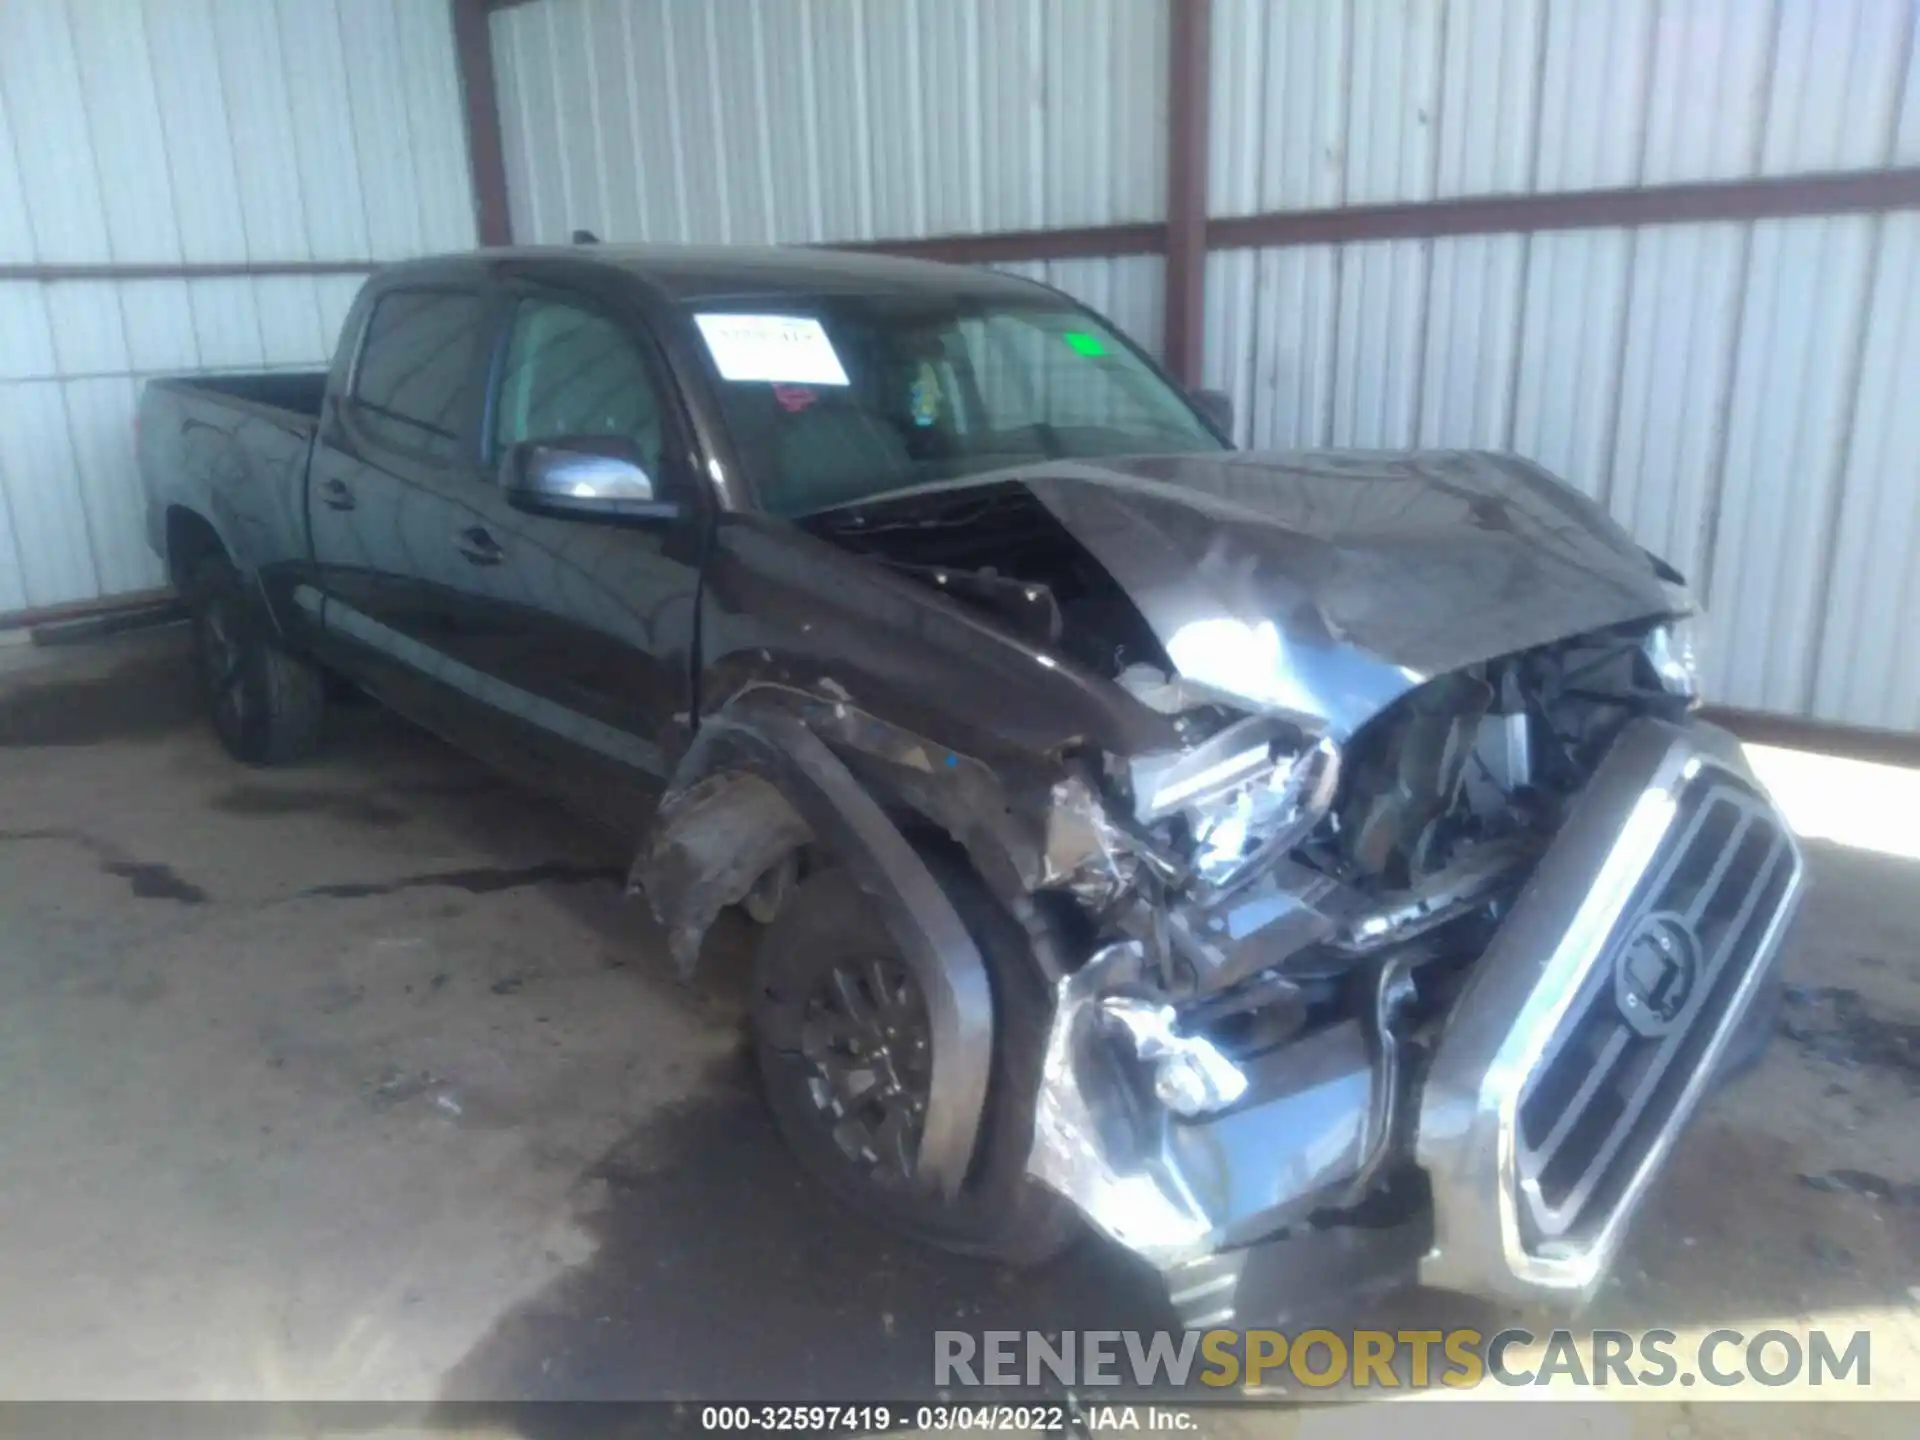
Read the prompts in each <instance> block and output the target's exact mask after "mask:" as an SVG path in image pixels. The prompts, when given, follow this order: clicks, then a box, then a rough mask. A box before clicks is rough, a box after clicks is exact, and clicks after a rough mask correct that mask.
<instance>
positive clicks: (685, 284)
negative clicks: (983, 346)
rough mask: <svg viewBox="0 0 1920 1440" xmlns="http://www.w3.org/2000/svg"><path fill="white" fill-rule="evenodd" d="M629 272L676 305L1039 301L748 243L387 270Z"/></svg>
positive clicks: (923, 268)
mask: <svg viewBox="0 0 1920 1440" xmlns="http://www.w3.org/2000/svg"><path fill="white" fill-rule="evenodd" d="M549 266H550V267H552V269H553V270H555V271H556V272H565V273H571V274H573V275H575V276H580V274H581V272H582V271H598V272H602V273H605V272H607V271H616V272H622V273H625V274H627V275H631V276H632V277H634V278H635V279H637V280H639V281H640V282H641V283H642V284H644V285H646V286H647V287H648V288H650V289H651V290H653V291H654V292H655V293H656V294H658V295H660V296H662V297H663V298H665V299H668V300H671V301H675V302H687V301H718V300H733V299H747V298H754V297H761V296H765V297H776V296H781V295H822V294H833V293H842V294H856V293H857V294H866V295H872V294H894V295H912V294H919V295H956V296H967V297H977V298H982V299H987V298H998V299H1006V300H1019V299H1028V300H1031V299H1032V298H1034V295H1035V291H1036V289H1037V288H1038V287H1036V286H1035V285H1034V284H1033V282H1031V281H1028V280H1023V279H1021V278H1019V277H1018V276H1014V275H1006V274H1002V273H1000V272H998V271H994V270H983V269H976V268H974V267H972V266H966V265H943V264H939V263H937V262H935V261H931V260H909V259H903V258H901V257H899V256H895V255H877V254H872V253H870V252H862V251H852V250H824V249H812V248H802V247H799V246H750V245H527V246H514V247H510V248H499V249H491V250H472V251H467V252H464V253H462V254H457V255H439V256H432V257H428V258H425V259H420V260H407V261H402V262H400V263H399V264H396V265H393V266H389V267H387V270H386V271H385V272H384V273H387V274H390V275H393V274H404V275H410V276H412V277H413V278H416V279H422V280H425V279H430V278H434V277H442V278H450V277H451V276H452V275H456V274H460V273H462V272H466V271H471V270H474V269H480V270H488V269H495V268H502V267H504V268H512V269H521V270H524V269H541V268H546V267H549Z"/></svg>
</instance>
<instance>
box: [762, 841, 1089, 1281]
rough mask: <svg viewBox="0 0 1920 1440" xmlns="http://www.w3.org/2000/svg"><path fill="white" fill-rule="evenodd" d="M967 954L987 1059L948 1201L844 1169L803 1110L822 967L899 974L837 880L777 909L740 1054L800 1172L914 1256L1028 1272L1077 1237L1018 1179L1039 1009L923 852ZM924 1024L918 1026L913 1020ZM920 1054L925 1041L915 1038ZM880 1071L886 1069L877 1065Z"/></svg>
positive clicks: (943, 864)
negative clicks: (979, 1102)
mask: <svg viewBox="0 0 1920 1440" xmlns="http://www.w3.org/2000/svg"><path fill="white" fill-rule="evenodd" d="M922 859H923V860H925V862H926V864H927V868H928V869H929V870H930V871H931V872H932V873H933V875H934V878H935V879H937V880H938V881H939V882H940V884H941V886H942V888H943V889H945V891H946V892H947V897H948V899H949V900H950V901H952V903H953V906H954V908H955V910H956V911H957V912H958V913H959V915H960V918H961V920H962V921H963V922H964V923H965V925H966V927H967V929H968V931H969V932H970V933H971V934H972V936H973V940H974V944H975V945H976V946H978V947H979V950H980V955H981V959H982V960H983V961H984V962H985V964H986V968H987V979H988V983H989V985H990V986H991V988H992V991H993V1010H994V1053H993V1060H992V1071H991V1074H990V1077H989V1079H988V1083H987V1098H986V1107H985V1113H984V1114H983V1115H982V1117H981V1126H980V1134H979V1138H978V1141H977V1142H976V1145H975V1149H974V1156H973V1163H972V1165H971V1166H970V1167H969V1170H968V1174H967V1178H966V1181H965V1183H964V1185H963V1186H962V1188H961V1191H960V1193H959V1195H957V1196H956V1197H955V1198H954V1199H952V1200H946V1199H945V1198H943V1197H941V1196H938V1195H935V1194H933V1193H931V1192H930V1191H929V1190H927V1189H925V1188H923V1187H920V1186H918V1185H916V1184H914V1183H913V1182H912V1181H911V1180H910V1179H908V1180H906V1181H905V1182H904V1183H902V1182H901V1181H900V1180H899V1179H898V1178H897V1177H896V1178H895V1179H894V1180H893V1181H891V1182H889V1181H887V1180H885V1179H883V1178H881V1176H880V1174H879V1169H878V1167H868V1166H866V1165H864V1164H863V1163H862V1162H860V1161H859V1160H856V1159H854V1158H851V1157H850V1156H849V1155H848V1154H847V1153H846V1152H845V1150H844V1149H843V1148H842V1145H841V1143H840V1142H838V1141H837V1140H836V1138H835V1130H834V1129H833V1126H832V1124H831V1123H830V1116H829V1114H828V1112H827V1111H825V1110H823V1108H822V1105H821V1103H820V1102H819V1101H818V1100H817V1099H816V1092H815V1088H814V1087H815V1086H817V1085H819V1084H820V1083H821V1079H820V1077H821V1073H822V1072H821V1071H819V1070H818V1069H816V1068H815V1066H814V1063H813V1062H812V1061H810V1060H809V1059H808V1058H807V1056H806V1054H804V1053H803V1048H802V1047H803V1044H805V1043H806V1042H804V1041H803V1040H802V1038H801V1029H802V1025H803V1023H805V1021H806V1019H807V1017H808V1015H809V1014H815V1013H817V1012H816V1011H812V1010H810V1009H809V997H812V996H815V995H817V993H818V992H817V987H818V986H819V985H820V984H821V983H822V982H823V981H826V982H827V983H831V977H832V974H833V972H834V970H835V967H836V965H837V964H838V965H842V966H844V965H845V963H846V961H847V957H855V959H856V963H858V964H860V965H866V964H869V963H882V964H890V965H891V966H892V967H893V973H897V974H904V973H905V963H904V961H903V960H902V959H901V958H900V955H899V949H898V947H897V946H896V945H895V944H894V942H893V940H892V938H891V936H889V935H888V933H887V931H886V928H885V926H884V925H882V924H881V923H880V921H879V919H878V916H877V914H876V911H875V907H874V904H873V902H872V900H871V899H870V898H868V897H867V896H866V895H865V894H863V893H862V892H861V890H860V888H859V887H858V886H857V885H856V884H855V883H854V881H853V878H852V877H851V876H850V875H849V874H848V873H847V872H846V871H844V870H840V869H825V870H820V871H816V872H815V873H813V874H811V875H809V876H808V877H807V878H806V879H805V880H803V881H802V882H801V883H800V884H799V885H798V886H796V887H795V889H794V890H793V891H792V893H791V894H789V895H788V896H787V898H786V901H785V903H784V904H782V905H781V907H780V910H779V913H778V914H777V915H776V916H775V917H774V919H773V923H772V924H771V925H769V926H768V927H767V929H766V931H765V933H764V935H763V936H762V939H761V943H760V948H759V953H758V956H757V960H756V966H755V995H754V1013H753V1029H754V1048H755V1054H756V1058H757V1060H758V1062H759V1071H760V1079H761V1085H762V1088H763V1090H764V1093H765V1095H766V1099H767V1104H768V1107H769V1108H770V1109H771V1110H772V1112H773V1118H774V1123H775V1125H776V1126H777V1127H778V1129H779V1130H780V1133H781V1137H782V1138H783V1139H784V1140H785V1141H786V1143H787V1146H788V1148H789V1149H790V1150H792V1152H793V1154H794V1156H795V1157H796V1158H797V1159H798V1160H799V1162H800V1164H801V1166H802V1168H804V1169H805V1170H806V1171H807V1172H808V1173H809V1174H810V1175H812V1176H813V1178H814V1179H815V1180H817V1181H818V1182H819V1183H820V1184H821V1185H822V1186H824V1187H825V1188H826V1189H827V1190H828V1191H829V1192H830V1193H832V1194H833V1195H834V1196H835V1197H837V1198H838V1199H839V1200H840V1201H841V1202H842V1203H844V1204H846V1205H847V1206H848V1207H849V1208H850V1209H853V1210H855V1211H857V1212H859V1213H860V1214H862V1215H864V1216H865V1217H867V1218H868V1219H870V1220H872V1221H874V1222H876V1223H878V1224H880V1225H883V1226H886V1227H887V1228H889V1229H892V1230H894V1231H897V1232H899V1233H901V1234H904V1235H906V1236H908V1237H910V1238H911V1239H914V1240H917V1241H919V1242H920V1243H922V1244H925V1245H931V1246H934V1247H936V1248H939V1249H943V1250H951V1251H956V1252H958V1253H960V1254H965V1255H976V1256H983V1257H987V1258H990V1259H994V1260H998V1261H1001V1262H1003V1263H1006V1264H1011V1265H1035V1264H1039V1263H1040V1262H1041V1261H1044V1260H1047V1259H1050V1258H1052V1257H1053V1256H1054V1255H1057V1254H1059V1253H1060V1252H1061V1251H1062V1250H1064V1249H1065V1248H1066V1247H1067V1246H1068V1245H1070V1244H1071V1243H1072V1242H1073V1241H1074V1240H1076V1239H1077V1238H1079V1236H1080V1235H1081V1234H1082V1233H1083V1227H1082V1225H1081V1223H1080V1219H1079V1216H1078V1214H1077V1212H1075V1211H1074V1209H1073V1207H1072V1206H1071V1205H1069V1204H1068V1203H1067V1201H1065V1200H1064V1199H1062V1198H1061V1197H1060V1196H1058V1195H1056V1194H1054V1193H1053V1192H1052V1191H1050V1190H1048V1189H1047V1188H1046V1187H1044V1186H1042V1185H1041V1184H1040V1183H1039V1182H1037V1181H1035V1180H1033V1179H1031V1178H1029V1177H1028V1175H1027V1173H1026V1164H1027V1154H1028V1151H1029V1149H1030V1148H1031V1146H1032V1143H1033V1109H1034V1101H1035V1099H1036V1096H1037V1092H1038V1088H1039V1083H1040V1071H1041V1061H1042V1060H1043V1058H1044V1055H1045V1046H1046V1038H1047V1028H1048V1024H1049V1021H1050V1019H1051V1015H1052V1004H1051V998H1050V996H1049V995H1048V993H1047V990H1046V987H1045V985H1044V984H1043V983H1042V982H1041V979H1040V977H1039V974H1038V972H1037V971H1036V970H1035V968H1034V966H1033V964H1032V961H1031V959H1030V957H1029V955H1028V953H1027V944H1026V937H1025V936H1024V934H1023V933H1022V932H1021V930H1020V927H1019V926H1018V925H1016V924H1015V923H1014V922H1013V920H1012V919H1011V918H1010V917H1009V916H1008V915H1007V914H1006V913H1005V911H1003V910H1002V909H1001V908H1000V907H999V906H998V905H997V904H996V903H995V902H994V901H993V899H992V898H991V896H990V895H989V894H988V892H987V891H986V889H985V887H984V886H982V885H981V883H980V881H979V880H978V879H977V878H976V877H975V876H974V874H973V873H972V871H971V870H969V869H967V868H966V866H965V865H963V864H960V863H958V862H956V861H954V860H951V859H949V858H947V857H946V856H944V855H938V854H924V853H923V855H922ZM922 1018H923V1019H924V1016H922ZM928 1043H929V1044H930V1043H931V1041H930V1039H929V1040H928ZM889 1063H891V1062H889Z"/></svg>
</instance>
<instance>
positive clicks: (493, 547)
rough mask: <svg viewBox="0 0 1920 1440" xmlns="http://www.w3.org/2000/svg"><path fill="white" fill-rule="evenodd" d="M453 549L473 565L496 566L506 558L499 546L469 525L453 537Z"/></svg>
mask: <svg viewBox="0 0 1920 1440" xmlns="http://www.w3.org/2000/svg"><path fill="white" fill-rule="evenodd" d="M453 548H454V549H456V550H458V551H459V552H460V553H461V554H462V555H464V556H466V557H467V559H469V560H471V561H472V562H473V563H474V564H475V565H498V564H499V563H500V562H501V561H502V560H504V559H506V558H507V552H506V551H504V550H502V549H501V548H500V544H499V542H498V541H497V540H495V539H494V538H493V536H491V535H489V534H488V533H487V532H486V531H485V530H484V529H483V528H481V527H480V526H478V525H469V526H468V527H467V528H466V529H464V530H462V531H461V532H460V533H459V534H458V535H455V536H454V537H453Z"/></svg>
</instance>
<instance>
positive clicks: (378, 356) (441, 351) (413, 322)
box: [349, 288, 488, 459]
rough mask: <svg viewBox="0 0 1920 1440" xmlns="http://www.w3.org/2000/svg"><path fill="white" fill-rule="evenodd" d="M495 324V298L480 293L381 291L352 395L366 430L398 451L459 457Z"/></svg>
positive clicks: (369, 321)
mask: <svg viewBox="0 0 1920 1440" xmlns="http://www.w3.org/2000/svg"><path fill="white" fill-rule="evenodd" d="M487 328H488V315H487V302H486V300H485V298H484V297H483V296H482V295H481V294H480V293H479V292H478V291H477V290H461V289H450V288H434V289H425V288H422V289H396V290H389V291H387V292H386V293H385V294H383V295H381V296H380V297H379V299H378V300H376V301H375V302H374V308H373V313H372V314H371V315H370V316H369V317H368V318H367V328H366V333H365V336H364V338H363V339H362V340H361V344H360V355H359V359H358V361H357V363H356V364H355V365H354V370H353V388H352V390H351V392H350V394H349V400H350V403H351V404H352V406H353V410H354V417H355V419H356V421H357V422H358V423H359V425H360V427H361V428H362V429H363V430H365V431H367V432H368V433H370V434H371V435H373V436H374V437H375V438H376V439H377V440H379V441H380V443H382V444H385V445H390V446H392V447H394V448H395V449H400V450H409V451H414V452H417V453H420V454H425V455H430V456H434V457H437V458H442V459H452V458H453V457H454V456H455V455H456V454H457V453H458V452H459V450H460V448H461V444H460V439H461V434H460V432H461V425H462V422H463V419H464V414H465V408H466V405H467V401H468V399H469V397H470V395H471V393H472V381H473V377H474V363H475V360H476V357H477V356H478V355H479V353H480V347H481V344H482V342H483V341H484V339H485V337H486V335H487Z"/></svg>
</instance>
